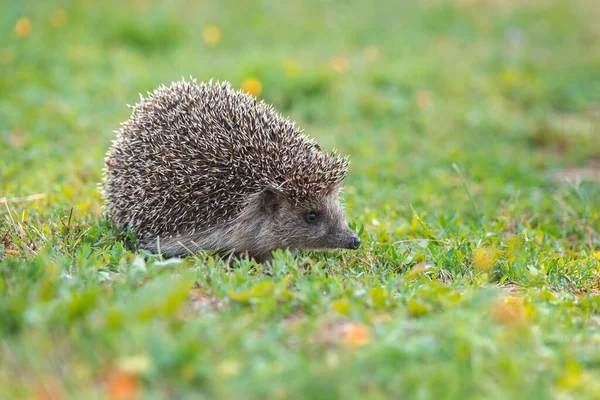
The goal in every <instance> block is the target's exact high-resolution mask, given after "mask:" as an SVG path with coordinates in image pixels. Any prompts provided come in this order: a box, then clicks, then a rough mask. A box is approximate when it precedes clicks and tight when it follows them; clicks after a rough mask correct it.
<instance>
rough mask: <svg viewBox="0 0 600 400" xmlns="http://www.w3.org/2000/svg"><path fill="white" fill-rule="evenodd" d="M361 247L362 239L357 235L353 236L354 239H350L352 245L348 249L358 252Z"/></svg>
mask: <svg viewBox="0 0 600 400" xmlns="http://www.w3.org/2000/svg"><path fill="white" fill-rule="evenodd" d="M359 247H360V238H359V237H358V236H356V235H354V236H352V238H351V239H350V244H349V245H348V248H349V249H351V250H356V249H358V248H359Z"/></svg>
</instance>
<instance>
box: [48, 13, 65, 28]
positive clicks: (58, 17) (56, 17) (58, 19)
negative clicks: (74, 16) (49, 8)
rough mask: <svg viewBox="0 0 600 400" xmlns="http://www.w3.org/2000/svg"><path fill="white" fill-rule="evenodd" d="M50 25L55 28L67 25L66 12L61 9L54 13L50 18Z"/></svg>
mask: <svg viewBox="0 0 600 400" xmlns="http://www.w3.org/2000/svg"><path fill="white" fill-rule="evenodd" d="M50 23H51V24H52V26H53V27H55V28H62V27H63V26H64V25H65V24H66V23H67V12H66V11H65V10H63V9H62V8H59V9H58V10H56V11H54V12H53V13H52V15H51V16H50Z"/></svg>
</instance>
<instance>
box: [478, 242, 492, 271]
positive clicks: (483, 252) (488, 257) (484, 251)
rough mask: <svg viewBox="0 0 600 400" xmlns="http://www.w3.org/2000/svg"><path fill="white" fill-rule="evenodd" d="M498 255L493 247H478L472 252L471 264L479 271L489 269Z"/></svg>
mask: <svg viewBox="0 0 600 400" xmlns="http://www.w3.org/2000/svg"><path fill="white" fill-rule="evenodd" d="M497 260H498V255H497V253H496V251H495V250H494V249H490V248H487V247H480V248H478V249H476V250H475V251H474V252H473V265H474V266H475V268H477V269H479V270H481V271H489V270H490V269H492V268H493V267H494V265H496V261H497Z"/></svg>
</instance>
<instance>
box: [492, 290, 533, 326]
mask: <svg viewBox="0 0 600 400" xmlns="http://www.w3.org/2000/svg"><path fill="white" fill-rule="evenodd" d="M492 315H493V316H494V318H495V319H496V321H498V322H500V323H502V324H506V325H519V324H523V323H524V322H525V321H526V320H527V309H526V308H525V304H524V303H523V299H522V298H520V297H515V296H509V297H503V298H500V299H498V300H497V301H496V303H495V304H494V307H493V310H492Z"/></svg>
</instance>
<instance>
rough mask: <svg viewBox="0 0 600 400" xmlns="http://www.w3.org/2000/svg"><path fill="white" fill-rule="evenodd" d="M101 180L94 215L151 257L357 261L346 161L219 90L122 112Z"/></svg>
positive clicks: (152, 100)
mask: <svg viewBox="0 0 600 400" xmlns="http://www.w3.org/2000/svg"><path fill="white" fill-rule="evenodd" d="M131 108H132V113H131V117H130V118H129V120H127V121H125V122H123V123H122V124H121V127H120V129H119V130H117V131H115V133H116V139H115V140H114V141H113V143H112V146H111V147H110V149H109V150H108V153H107V155H106V158H105V164H106V166H105V168H104V170H103V183H102V184H101V187H102V192H103V193H102V194H103V198H104V202H105V205H104V212H105V214H106V215H107V217H108V219H110V220H111V221H112V222H113V223H114V225H116V227H117V228H119V229H132V230H133V232H134V234H135V236H136V239H137V242H138V245H139V246H140V247H141V248H143V249H145V250H148V251H150V252H152V253H160V254H164V255H166V256H169V257H184V256H186V255H190V254H195V253H197V252H198V251H199V250H216V251H217V252H218V253H219V254H223V255H230V256H232V255H235V256H241V255H244V256H248V257H251V258H253V259H255V260H256V261H258V262H265V261H269V260H271V259H272V252H273V251H274V250H277V249H297V250H310V249H312V250H325V249H357V248H358V247H359V246H360V239H359V237H358V236H357V235H356V234H355V233H354V232H353V231H352V230H351V229H350V228H349V226H348V223H347V221H346V214H345V211H344V207H343V205H342V203H341V198H340V197H341V196H340V193H341V190H342V183H343V181H344V180H345V178H346V176H347V174H348V165H349V160H348V157H341V156H340V155H338V154H337V152H336V151H335V150H333V151H331V152H329V153H327V152H323V151H322V150H321V147H320V146H319V145H318V144H317V142H316V141H315V140H314V139H312V138H310V137H308V136H307V135H305V134H304V133H303V132H302V131H301V130H300V129H299V128H297V127H296V125H295V123H294V122H291V121H290V120H288V119H286V118H284V117H282V116H281V115H280V114H278V113H277V112H276V111H275V110H274V109H273V107H272V106H270V105H268V104H266V103H265V102H264V101H260V102H259V101H257V100H256V98H255V97H253V96H251V95H249V94H246V93H244V92H242V91H236V90H234V89H232V87H231V85H230V83H228V82H221V83H220V82H214V83H213V81H210V82H208V83H204V82H203V83H200V84H197V83H196V80H195V79H190V80H185V79H184V80H181V81H179V82H174V83H172V84H171V85H170V86H168V87H167V86H165V85H162V86H160V87H159V88H157V89H156V90H154V92H152V93H148V96H147V97H146V98H144V96H142V95H140V102H139V103H138V104H136V105H135V106H133V107H131Z"/></svg>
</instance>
